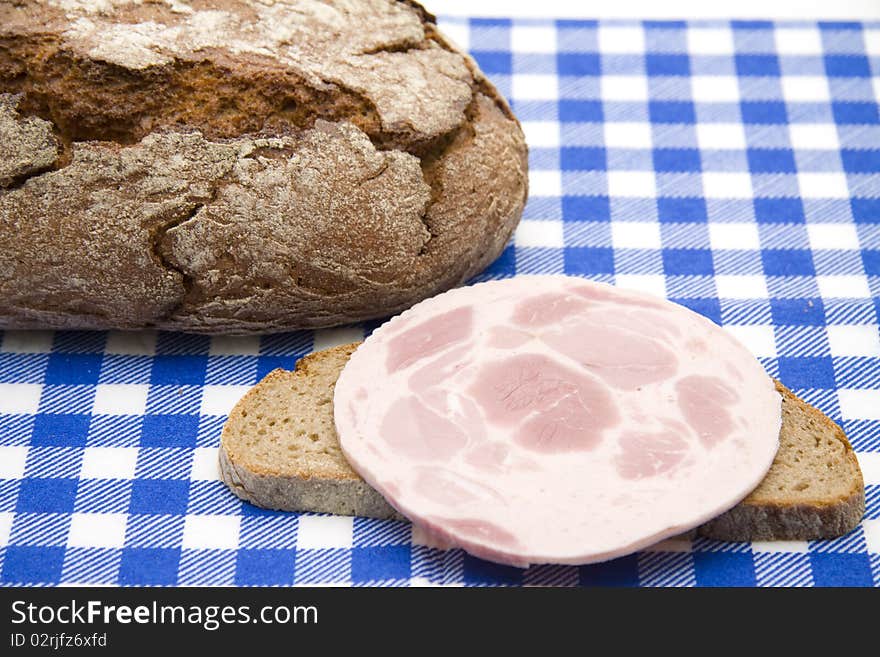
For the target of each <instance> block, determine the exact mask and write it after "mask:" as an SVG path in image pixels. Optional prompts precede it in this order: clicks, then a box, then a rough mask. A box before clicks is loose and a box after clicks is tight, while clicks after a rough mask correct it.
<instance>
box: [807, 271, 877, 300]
mask: <svg viewBox="0 0 880 657" xmlns="http://www.w3.org/2000/svg"><path fill="white" fill-rule="evenodd" d="M816 284H817V285H818V286H819V294H821V295H822V296H823V297H825V298H826V299H833V298H851V297H852V298H869V297H870V296H871V290H870V289H869V288H868V279H867V277H865V276H855V275H847V276H843V275H841V276H816Z"/></svg>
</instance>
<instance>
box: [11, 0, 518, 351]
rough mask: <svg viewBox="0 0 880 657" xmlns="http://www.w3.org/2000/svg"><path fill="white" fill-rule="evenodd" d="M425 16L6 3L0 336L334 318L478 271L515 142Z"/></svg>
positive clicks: (487, 257) (509, 214) (383, 1)
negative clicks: (5, 332)
mask: <svg viewBox="0 0 880 657" xmlns="http://www.w3.org/2000/svg"><path fill="white" fill-rule="evenodd" d="M432 20H433V19H432V17H430V15H429V14H427V13H426V12H424V11H423V10H421V9H420V8H419V7H418V5H416V4H415V3H403V2H400V3H398V2H393V1H392V0H355V1H351V0H334V1H333V2H330V3H321V2H317V1H315V0H297V1H293V0H288V1H287V2H276V3H261V2H257V1H256V0H239V1H233V0H214V1H211V2H206V1H197V0H194V1H193V2H189V3H187V2H183V1H182V0H180V1H178V0H175V1H174V2H172V1H171V0H168V1H165V2H143V3H138V2H131V1H128V0H113V1H112V2H110V1H109V0H108V1H106V2H100V3H87V2H85V1H84V0H41V1H39V2H30V3H18V2H10V1H8V0H0V155H2V156H3V157H2V160H3V163H2V164H0V328H33V327H54V328H90V329H106V328H140V327H158V328H162V329H172V330H184V331H193V332H206V333H247V332H256V331H280V330H289V329H293V328H309V327H319V326H330V325H335V324H340V323H345V322H351V321H359V320H363V319H367V318H372V317H379V316H384V315H388V314H392V313H395V312H398V311H400V310H402V309H404V308H406V307H408V306H410V305H412V304H413V303H415V302H416V301H418V300H420V299H422V298H424V297H427V296H431V295H433V294H436V293H438V292H440V291H443V290H445V289H447V288H449V287H452V286H454V285H457V284H459V283H461V282H463V281H464V280H466V279H467V278H469V277H471V276H473V275H474V274H476V273H478V272H479V271H480V270H482V269H483V268H484V267H485V266H486V265H487V264H488V263H489V262H491V260H492V259H494V258H495V257H497V256H498V254H499V253H500V252H501V250H502V249H503V247H504V245H505V243H506V242H507V240H508V239H509V237H510V235H511V233H512V231H513V229H514V228H515V226H516V223H517V222H518V220H519V217H520V215H521V213H522V208H523V204H524V202H525V198H526V193H527V174H526V171H527V163H526V147H525V142H524V139H523V135H522V132H521V130H520V128H519V125H518V123H517V122H516V120H515V119H514V118H513V117H512V115H511V113H510V110H509V108H508V107H507V105H506V103H504V101H503V99H501V98H500V96H499V95H498V94H497V92H496V91H495V90H494V89H493V88H492V87H491V85H489V84H488V83H487V82H486V81H485V79H484V78H483V77H482V75H481V74H480V73H479V71H478V70H477V69H476V67H475V65H474V63H473V61H472V60H470V59H469V58H468V57H466V56H464V55H462V54H461V53H459V52H457V51H455V50H454V49H453V48H452V47H451V46H450V45H449V44H448V43H447V42H446V41H445V40H444V39H443V38H442V36H440V35H439V34H438V33H437V32H436V29H435V27H434V25H433V23H432V22H431V21H432ZM3 92H6V93H5V94H4V93H3Z"/></svg>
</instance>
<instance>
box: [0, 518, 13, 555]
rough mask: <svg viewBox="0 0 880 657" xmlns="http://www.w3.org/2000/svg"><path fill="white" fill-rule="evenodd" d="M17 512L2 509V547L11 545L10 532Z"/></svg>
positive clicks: (0, 524)
mask: <svg viewBox="0 0 880 657" xmlns="http://www.w3.org/2000/svg"><path fill="white" fill-rule="evenodd" d="M14 518H15V514H14V513H12V512H11V511H0V547H5V546H7V545H9V533H10V532H11V531H12V521H13V519H14Z"/></svg>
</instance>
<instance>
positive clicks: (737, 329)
mask: <svg viewBox="0 0 880 657" xmlns="http://www.w3.org/2000/svg"><path fill="white" fill-rule="evenodd" d="M724 330H725V331H727V332H728V333H730V334H731V335H732V336H733V337H735V338H736V339H737V340H739V341H740V342H741V343H742V344H743V346H745V348H746V349H748V350H749V351H750V352H752V354H753V355H754V356H756V357H758V358H775V357H776V338H775V336H774V333H773V327H772V326H766V325H761V324H755V325H749V326H741V325H736V324H727V325H725V326H724Z"/></svg>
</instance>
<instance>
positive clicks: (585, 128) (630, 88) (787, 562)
mask: <svg viewBox="0 0 880 657" xmlns="http://www.w3.org/2000/svg"><path fill="white" fill-rule="evenodd" d="M441 26H442V28H443V29H444V30H446V32H447V33H448V34H450V35H451V36H452V38H453V39H454V40H456V41H458V42H459V44H460V45H462V46H463V47H466V48H468V49H469V50H470V52H471V53H472V54H473V56H474V58H475V59H476V60H477V62H478V63H479V64H480V66H481V67H482V69H483V70H484V71H485V72H486V74H487V75H488V76H489V77H490V78H491V79H492V80H493V81H494V82H495V84H496V85H497V86H498V88H499V89H500V90H501V91H502V93H504V95H505V96H507V97H508V98H509V99H510V100H511V104H512V105H513V108H514V110H515V112H516V113H517V115H518V117H519V118H520V119H521V121H522V123H523V126H524V130H525V132H526V135H527V138H528V141H529V144H530V167H531V172H530V185H531V197H530V201H529V203H528V206H527V208H526V211H525V214H524V217H523V221H522V223H521V226H520V228H519V229H518V231H517V233H516V236H515V238H514V240H513V242H512V243H511V245H510V246H508V248H507V249H506V250H505V251H504V253H503V255H502V256H501V257H500V258H499V259H498V260H497V261H496V262H495V263H494V264H493V265H492V266H491V267H490V268H489V269H488V270H487V271H486V272H485V273H484V274H482V275H481V276H479V279H487V278H499V277H506V276H513V275H516V274H522V273H549V272H556V273H562V272H564V273H568V274H572V275H577V276H583V277H586V278H590V279H594V280H600V281H606V282H611V283H616V284H617V285H620V286H624V287H630V288H637V289H643V290H647V291H650V292H653V293H655V294H660V295H663V296H666V297H667V298H670V299H673V300H674V301H677V302H679V303H682V304H684V305H686V306H688V307H690V308H692V309H694V310H696V311H697V312H700V313H702V314H703V315H705V316H707V317H709V318H711V319H712V320H714V321H715V322H718V323H719V324H722V325H723V326H725V328H727V329H729V330H730V331H731V332H732V333H733V334H734V335H736V336H737V337H738V338H739V339H741V340H742V341H743V342H744V343H745V344H746V345H747V346H748V347H749V348H750V349H751V350H752V351H753V352H754V353H755V355H756V356H758V358H759V359H760V361H761V362H762V363H763V365H764V366H765V367H766V369H767V370H768V371H769V372H770V374H772V375H774V376H778V377H779V378H781V379H782V380H783V381H784V382H785V383H786V384H787V385H788V386H789V387H791V388H793V389H794V390H795V391H796V392H797V393H798V394H800V395H802V396H803V397H804V398H806V399H807V400H808V401H810V402H811V403H813V404H814V405H816V406H818V407H819V408H821V409H822V410H823V411H825V412H826V413H828V414H829V415H830V416H831V417H832V418H834V419H835V420H836V421H838V422H839V423H840V424H841V425H842V426H843V428H844V429H845V431H846V432H847V434H848V435H849V436H850V438H851V441H852V443H853V445H854V447H855V449H856V451H857V453H858V455H859V459H860V461H861V463H862V467H863V470H864V472H865V478H866V483H867V497H868V509H867V514H866V516H865V520H864V521H863V523H862V524H861V525H860V526H859V527H858V528H857V529H856V530H854V531H853V532H851V533H850V534H848V535H847V536H845V537H843V538H840V539H838V540H834V541H818V542H802V543H801V542H793V543H721V542H715V541H710V540H705V539H696V540H693V541H689V540H670V541H666V542H664V543H662V544H660V545H658V546H656V547H654V548H652V549H650V550H646V551H643V552H640V553H638V554H635V555H632V556H629V557H624V558H622V559H617V560H615V561H612V562H610V563H605V564H599V565H594V566H586V567H580V568H576V567H557V566H539V567H533V568H530V569H528V570H520V569H514V568H507V567H502V566H497V565H493V564H490V563H486V562H483V561H480V560H478V559H474V558H471V557H469V556H467V555H464V554H463V553H461V552H460V551H449V552H442V551H438V550H435V549H432V548H429V547H425V546H423V545H419V544H418V543H415V542H414V541H413V537H412V534H411V530H410V527H409V525H408V524H406V523H400V522H390V521H384V522H383V521H376V520H367V519H362V518H345V517H335V516H324V515H315V514H302V515H297V514H289V513H276V512H269V511H264V510H261V509H258V508H255V507H253V506H250V505H248V504H244V503H242V502H240V501H239V500H238V499H237V498H235V497H234V496H233V495H231V494H230V493H229V491H227V490H226V488H225V487H224V486H223V484H222V483H220V482H219V481H218V480H217V474H216V449H217V445H218V441H219V435H220V430H221V427H222V425H223V422H224V420H225V417H226V414H227V413H228V411H229V409H230V408H231V406H232V405H233V404H234V403H235V401H236V400H237V399H238V398H239V397H240V396H241V394H242V393H243V392H244V391H245V390H246V389H247V388H248V387H249V386H252V385H253V384H255V383H256V382H257V381H258V380H259V379H260V378H261V377H262V376H263V375H265V374H266V373H267V372H269V371H270V370H272V369H273V368H276V367H286V368H290V367H292V366H293V364H294V362H295V361H296V359H297V358H298V357H300V356H302V355H304V354H306V353H308V352H309V351H311V350H312V349H316V348H321V347H324V346H328V345H330V344H333V343H338V342H343V341H348V340H351V339H357V338H359V337H362V336H363V335H364V332H365V331H366V332H369V330H370V329H371V328H373V327H374V326H375V324H368V325H365V326H356V327H347V328H342V329H334V330H327V331H318V332H314V333H313V332H299V333H290V334H282V335H271V336H263V337H252V338H236V339H231V338H207V337H197V336H187V335H181V334H173V333H158V334H155V333H149V332H145V333H117V332H110V333H76V332H54V333H51V332H15V331H8V332H6V333H5V334H3V335H2V341H0V582H2V583H3V584H7V585H12V584H33V585H57V584H62V583H65V584H67V583H81V584H123V585H207V584H224V585H286V584H299V583H306V584H309V583H312V584H313V583H335V584H340V585H365V584H366V585H374V584H384V585H407V584H465V585H522V584H550V585H571V586H577V585H611V586H692V585H696V586H715V585H738V586H739V585H741V586H753V585H757V586H780V585H788V586H810V585H815V586H825V585H835V586H848V585H855V586H871V585H878V584H880V335H878V315H880V114H878V95H880V25H878V24H857V23H819V24H816V23H778V24H774V23H766V22H732V23H731V22H690V23H684V22H601V23H596V22H571V21H557V22H553V21H523V22H511V21H503V20H470V21H464V20H446V21H442V22H441Z"/></svg>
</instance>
